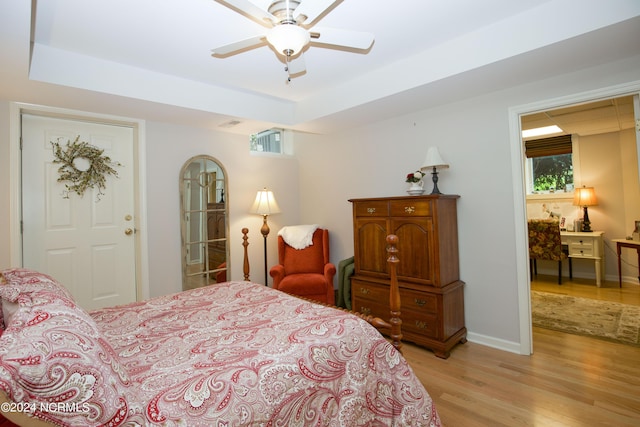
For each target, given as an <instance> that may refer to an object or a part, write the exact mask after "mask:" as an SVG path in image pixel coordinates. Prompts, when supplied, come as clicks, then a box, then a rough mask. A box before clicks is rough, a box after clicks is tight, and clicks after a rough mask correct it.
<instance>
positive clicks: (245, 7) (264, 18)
mask: <svg viewBox="0 0 640 427" xmlns="http://www.w3.org/2000/svg"><path fill="white" fill-rule="evenodd" d="M215 1H216V2H218V3H220V4H221V5H223V6H227V7H228V8H230V9H233V10H235V11H236V12H238V13H239V14H241V15H244V16H246V17H248V18H251V19H253V20H254V21H256V22H257V23H258V24H260V25H264V26H265V27H272V26H273V25H275V24H276V23H277V22H278V18H276V17H275V16H274V15H272V14H271V13H269V12H268V11H266V10H264V9H262V8H259V7H258V6H256V5H255V4H253V3H251V2H250V1H249V0H215Z"/></svg>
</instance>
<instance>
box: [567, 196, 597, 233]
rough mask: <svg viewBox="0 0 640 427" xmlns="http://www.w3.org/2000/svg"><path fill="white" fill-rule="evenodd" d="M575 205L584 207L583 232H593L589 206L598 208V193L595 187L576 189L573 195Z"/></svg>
mask: <svg viewBox="0 0 640 427" xmlns="http://www.w3.org/2000/svg"><path fill="white" fill-rule="evenodd" d="M573 204H574V205H575V206H582V207H583V208H584V218H583V220H584V224H583V227H582V231H584V232H591V231H593V230H591V221H589V211H588V210H587V207H588V206H596V205H597V204H598V200H597V199H596V192H595V190H594V189H593V187H585V186H583V187H582V188H576V190H575V194H574V195H573Z"/></svg>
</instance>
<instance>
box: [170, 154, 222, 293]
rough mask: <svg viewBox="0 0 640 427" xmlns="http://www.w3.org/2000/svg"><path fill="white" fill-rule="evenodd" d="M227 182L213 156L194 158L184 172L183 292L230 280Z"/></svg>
mask: <svg viewBox="0 0 640 427" xmlns="http://www.w3.org/2000/svg"><path fill="white" fill-rule="evenodd" d="M226 178H227V173H226V172H225V170H224V167H223V166H222V165H221V164H220V162H218V161H217V160H216V159H214V158H213V157H211V156H204V155H203V156H196V157H192V158H191V159H189V160H188V161H187V162H186V163H185V164H184V166H183V167H182V170H181V171H180V215H181V218H180V226H181V231H182V289H183V290H187V289H193V288H199V287H201V286H206V285H210V284H213V283H220V282H225V281H227V279H228V276H229V275H228V271H231V270H229V241H228V238H227V236H228V235H229V233H228V230H227V227H228V223H229V222H228V221H227V217H228V215H229V211H228V208H227V206H228V203H227V200H226V199H227V179H226Z"/></svg>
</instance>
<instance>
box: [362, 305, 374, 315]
mask: <svg viewBox="0 0 640 427" xmlns="http://www.w3.org/2000/svg"><path fill="white" fill-rule="evenodd" d="M360 313H362V314H366V315H369V314H371V309H370V308H369V307H360Z"/></svg>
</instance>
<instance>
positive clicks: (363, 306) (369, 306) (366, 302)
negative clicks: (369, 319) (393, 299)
mask: <svg viewBox="0 0 640 427" xmlns="http://www.w3.org/2000/svg"><path fill="white" fill-rule="evenodd" d="M351 309H352V310H354V311H357V312H358V313H361V314H365V315H371V316H373V317H379V318H381V319H382V320H384V321H385V322H388V321H389V318H390V317H391V311H390V310H389V304H383V303H379V302H376V301H372V300H370V299H366V298H359V297H357V296H354V297H353V301H352V302H351Z"/></svg>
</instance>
